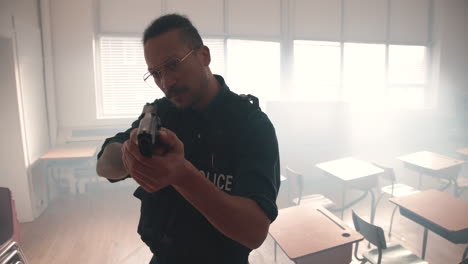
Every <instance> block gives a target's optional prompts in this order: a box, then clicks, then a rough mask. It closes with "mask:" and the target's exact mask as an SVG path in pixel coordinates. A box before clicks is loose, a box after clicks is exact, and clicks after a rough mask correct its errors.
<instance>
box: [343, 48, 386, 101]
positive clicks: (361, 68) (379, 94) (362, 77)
mask: <svg viewBox="0 0 468 264" xmlns="http://www.w3.org/2000/svg"><path fill="white" fill-rule="evenodd" d="M385 60H386V59H385V45H384V44H362V43H345V44H344V59H343V98H344V99H345V100H347V101H351V102H356V103H361V104H362V103H366V104H367V103H370V104H372V103H380V102H381V101H382V100H383V96H384V94H385V75H386V73H385V71H386V70H385V68H386V67H385Z"/></svg>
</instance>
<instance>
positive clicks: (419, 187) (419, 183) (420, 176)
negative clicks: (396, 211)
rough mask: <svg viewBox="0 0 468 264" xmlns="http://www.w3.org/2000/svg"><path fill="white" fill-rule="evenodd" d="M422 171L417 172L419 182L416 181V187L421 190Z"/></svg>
mask: <svg viewBox="0 0 468 264" xmlns="http://www.w3.org/2000/svg"><path fill="white" fill-rule="evenodd" d="M422 176H423V174H422V172H419V182H418V189H419V190H421V187H422Z"/></svg>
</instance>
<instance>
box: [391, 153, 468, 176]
mask: <svg viewBox="0 0 468 264" xmlns="http://www.w3.org/2000/svg"><path fill="white" fill-rule="evenodd" d="M397 159H399V160H401V161H403V162H407V163H409V164H412V165H416V166H419V167H422V168H425V169H429V170H433V171H438V170H442V169H447V168H450V167H453V166H457V165H460V164H462V163H465V162H464V161H463V160H458V159H454V158H451V157H447V156H444V155H441V154H437V153H433V152H429V151H420V152H415V153H412V154H408V155H404V156H400V157H397Z"/></svg>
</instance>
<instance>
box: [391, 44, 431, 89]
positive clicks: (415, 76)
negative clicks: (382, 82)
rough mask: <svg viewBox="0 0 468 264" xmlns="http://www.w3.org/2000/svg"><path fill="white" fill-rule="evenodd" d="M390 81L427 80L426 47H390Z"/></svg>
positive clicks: (412, 82) (417, 81)
mask: <svg viewBox="0 0 468 264" xmlns="http://www.w3.org/2000/svg"><path fill="white" fill-rule="evenodd" d="M388 63H389V74H388V78H389V82H390V83H391V84H423V83H425V81H426V47H424V46H397V45H390V47H389V60H388Z"/></svg>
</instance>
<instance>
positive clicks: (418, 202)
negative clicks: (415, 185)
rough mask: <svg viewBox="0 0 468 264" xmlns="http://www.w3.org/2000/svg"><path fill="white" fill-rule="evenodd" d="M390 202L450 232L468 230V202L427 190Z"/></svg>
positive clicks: (392, 199) (437, 191) (391, 199)
mask: <svg viewBox="0 0 468 264" xmlns="http://www.w3.org/2000/svg"><path fill="white" fill-rule="evenodd" d="M389 200H390V202H392V203H394V204H396V205H398V206H400V207H403V208H405V209H407V210H408V211H411V212H412V213H414V214H416V215H418V216H420V217H422V218H424V219H426V220H427V221H429V222H431V223H433V224H436V225H438V226H440V227H442V228H444V229H446V230H448V231H451V232H456V231H461V230H464V229H468V202H467V201H464V200H461V199H458V198H455V197H453V196H451V195H450V194H448V193H445V192H441V191H439V190H426V191H421V192H419V193H415V194H411V195H408V196H404V197H399V198H390V199H389Z"/></svg>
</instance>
